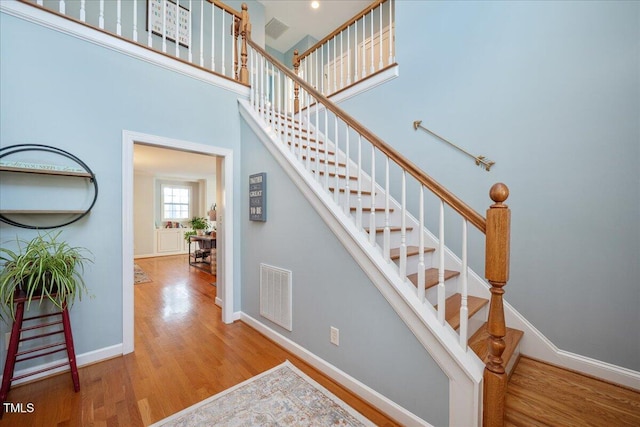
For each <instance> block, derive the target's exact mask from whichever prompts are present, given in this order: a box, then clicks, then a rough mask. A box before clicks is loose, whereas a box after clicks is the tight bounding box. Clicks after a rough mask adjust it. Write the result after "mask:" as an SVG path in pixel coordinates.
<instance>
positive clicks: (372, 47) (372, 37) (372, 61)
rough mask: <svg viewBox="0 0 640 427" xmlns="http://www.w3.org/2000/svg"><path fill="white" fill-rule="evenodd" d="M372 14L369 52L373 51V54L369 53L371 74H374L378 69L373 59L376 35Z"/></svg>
mask: <svg viewBox="0 0 640 427" xmlns="http://www.w3.org/2000/svg"><path fill="white" fill-rule="evenodd" d="M370 13H371V42H370V43H369V50H370V51H371V53H369V56H371V67H370V68H369V74H373V73H374V72H375V71H376V69H375V68H374V66H373V63H374V59H373V52H374V50H375V49H374V46H373V40H374V35H373V10H372V11H371V12H370ZM380 33H382V28H380Z"/></svg>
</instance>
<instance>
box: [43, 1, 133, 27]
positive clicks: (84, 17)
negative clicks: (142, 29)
mask: <svg viewBox="0 0 640 427" xmlns="http://www.w3.org/2000/svg"><path fill="white" fill-rule="evenodd" d="M85 3H86V0H81V1H80V21H82V22H86V20H87V10H86V7H85ZM38 4H40V2H38ZM135 22H136V21H135V20H134V21H133V23H134V25H135Z"/></svg>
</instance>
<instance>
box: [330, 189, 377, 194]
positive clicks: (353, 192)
mask: <svg viewBox="0 0 640 427" xmlns="http://www.w3.org/2000/svg"><path fill="white" fill-rule="evenodd" d="M329 191H331V192H332V193H333V192H334V191H336V188H335V187H329ZM338 191H340V192H341V193H344V191H345V190H344V188H340V189H338ZM349 193H351V194H358V190H357V189H353V188H351V189H349ZM360 194H361V195H364V196H370V195H371V191H364V190H363V191H360Z"/></svg>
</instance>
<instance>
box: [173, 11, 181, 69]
mask: <svg viewBox="0 0 640 427" xmlns="http://www.w3.org/2000/svg"><path fill="white" fill-rule="evenodd" d="M174 19H175V20H176V34H175V42H176V58H179V57H180V0H176V15H175V17H174Z"/></svg>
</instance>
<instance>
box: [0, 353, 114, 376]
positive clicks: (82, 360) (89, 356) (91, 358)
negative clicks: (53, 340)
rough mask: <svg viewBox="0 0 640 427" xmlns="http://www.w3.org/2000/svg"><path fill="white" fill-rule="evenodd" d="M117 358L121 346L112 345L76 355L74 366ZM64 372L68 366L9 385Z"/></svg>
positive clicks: (24, 372) (27, 371) (34, 369)
mask: <svg viewBox="0 0 640 427" xmlns="http://www.w3.org/2000/svg"><path fill="white" fill-rule="evenodd" d="M65 354H66V353H65ZM117 356H122V344H116V345H112V346H110V347H104V348H101V349H99V350H94V351H89V352H87V353H82V354H79V355H76V364H77V366H78V368H80V367H82V366H85V365H91V364H93V363H97V362H101V361H103V360H107V359H111V358H113V357H117ZM66 360H67V358H66V357H65V358H63V359H58V360H54V361H52V362H49V363H44V364H42V365H37V366H32V367H31V368H25V369H21V370H19V371H15V372H14V374H13V375H14V376H15V377H17V376H21V375H28V374H30V373H32V372H37V371H40V370H42V369H46V368H48V367H49V366H55V365H58V364H60V363H64V362H65V361H66ZM66 371H69V366H62V367H60V368H56V369H52V370H50V371H46V372H40V373H38V374H34V375H31V376H29V377H26V378H22V379H19V380H16V381H13V382H12V383H11V385H12V386H15V385H18V384H22V383H25V382H30V381H33V380H38V379H41V378H45V377H49V376H51V375H55V374H58V373H60V372H66ZM0 378H1V377H0Z"/></svg>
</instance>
